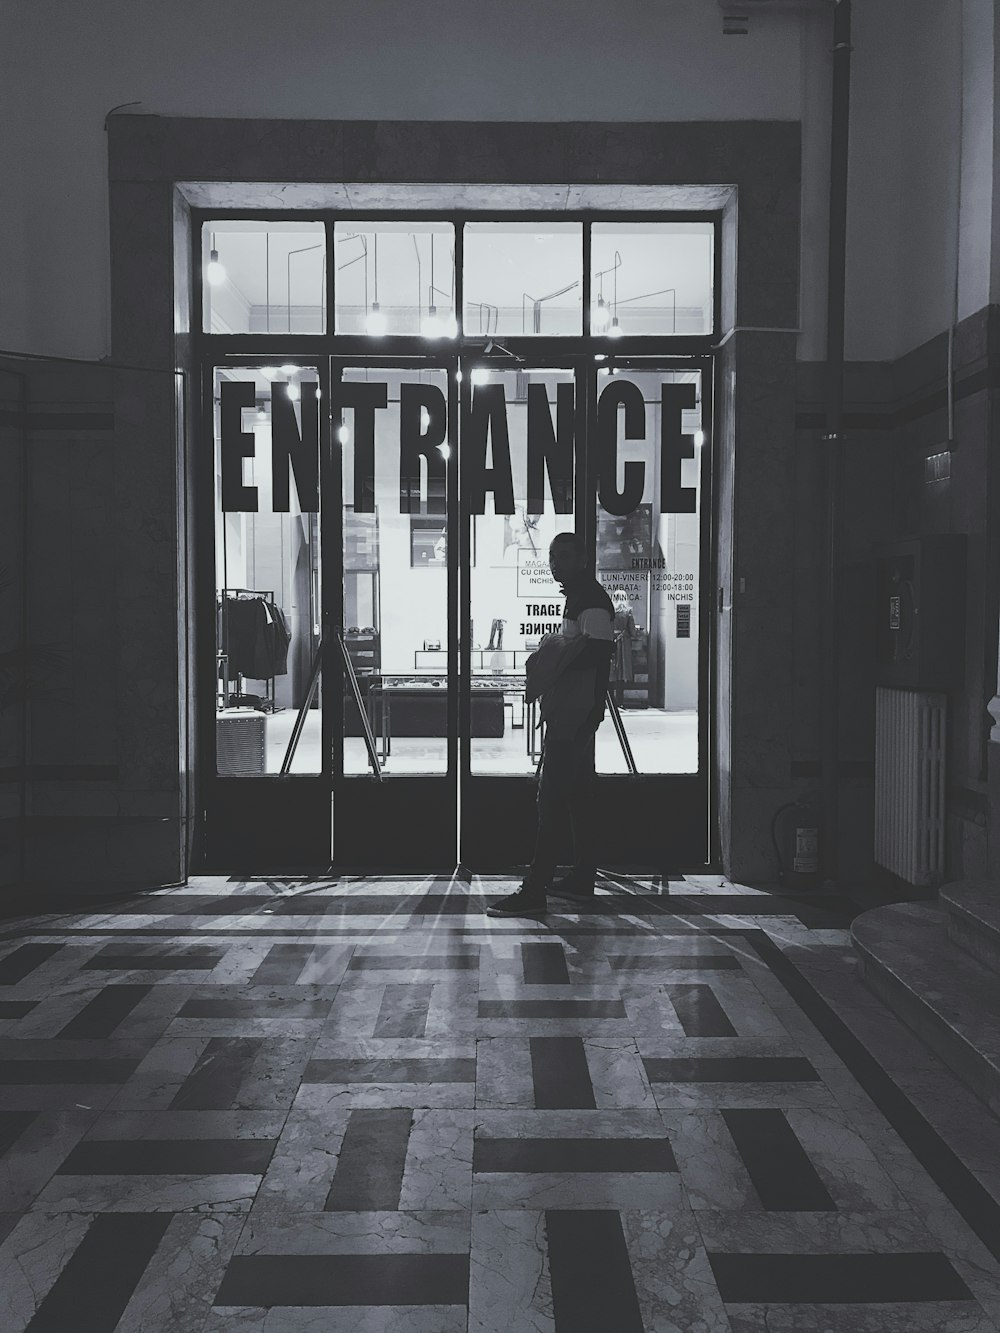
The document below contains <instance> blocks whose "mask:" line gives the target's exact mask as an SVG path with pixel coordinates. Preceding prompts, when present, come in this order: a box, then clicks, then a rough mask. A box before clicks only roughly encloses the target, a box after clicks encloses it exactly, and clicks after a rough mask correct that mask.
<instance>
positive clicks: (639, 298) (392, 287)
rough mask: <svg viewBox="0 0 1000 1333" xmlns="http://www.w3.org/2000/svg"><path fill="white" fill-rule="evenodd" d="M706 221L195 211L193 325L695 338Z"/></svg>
mask: <svg viewBox="0 0 1000 1333" xmlns="http://www.w3.org/2000/svg"><path fill="white" fill-rule="evenodd" d="M716 228H717V222H716V221H715V220H713V219H712V218H710V217H704V216H702V217H699V218H690V217H688V218H677V219H669V218H662V217H661V218H634V217H631V216H628V215H624V216H622V217H619V218H607V219H596V218H580V219H576V220H572V221H570V220H564V219H560V220H558V221H555V220H553V219H552V218H550V217H544V218H534V219H532V218H524V217H519V218H493V219H491V218H489V217H484V216H482V215H477V216H475V217H468V216H460V215H455V216H452V217H441V218H433V217H426V216H423V215H421V216H416V217H408V218H402V217H395V218H384V217H383V218H379V217H374V218H365V217H363V216H358V217H354V216H351V217H332V216H331V217H327V216H324V217H319V218H311V219H303V220H299V219H296V218H287V219H286V218H277V219H271V220H260V219H255V218H234V217H221V216H220V217H217V218H213V219H206V220H204V221H203V223H202V237H201V258H202V269H201V271H202V278H203V281H202V284H201V292H202V328H203V330H204V332H206V333H212V334H217V335H246V334H251V335H254V334H266V335H269V336H274V335H275V334H282V333H284V334H316V335H329V334H333V335H335V336H337V337H342V338H360V339H363V340H364V341H365V342H366V343H367V342H369V341H371V342H372V343H373V344H377V343H378V342H379V340H381V339H391V338H405V339H409V338H412V339H419V340H423V341H432V342H442V341H446V340H449V339H454V338H464V339H469V340H486V341H487V342H489V341H490V340H495V339H504V340H506V339H521V338H557V339H566V338H576V337H581V336H586V337H591V338H593V339H595V340H600V341H603V340H605V339H606V340H609V343H610V344H611V345H613V344H614V340H616V339H619V338H649V337H656V338H661V339H664V338H678V339H683V338H692V337H694V338H698V337H702V338H704V337H708V336H710V335H711V334H713V333H714V332H715V331H716V316H715V312H716V290H717V283H716V251H717V238H716Z"/></svg>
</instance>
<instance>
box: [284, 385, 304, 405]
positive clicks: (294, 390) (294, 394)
mask: <svg viewBox="0 0 1000 1333" xmlns="http://www.w3.org/2000/svg"><path fill="white" fill-rule="evenodd" d="M285 388H286V389H287V391H288V396H289V398H290V399H291V400H292V402H293V403H297V402H298V401H299V398H300V396H301V395H300V393H299V386H298V385H297V384H286V385H285Z"/></svg>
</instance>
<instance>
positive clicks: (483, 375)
mask: <svg viewBox="0 0 1000 1333" xmlns="http://www.w3.org/2000/svg"><path fill="white" fill-rule="evenodd" d="M489 379H490V372H489V371H488V370H487V369H486V367H485V366H476V368H475V370H474V371H473V372H472V382H473V384H488V383H489Z"/></svg>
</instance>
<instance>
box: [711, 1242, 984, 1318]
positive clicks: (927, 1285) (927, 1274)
mask: <svg viewBox="0 0 1000 1333" xmlns="http://www.w3.org/2000/svg"><path fill="white" fill-rule="evenodd" d="M708 1257H709V1261H710V1262H711V1265H712V1272H713V1273H714V1274H715V1281H716V1283H717V1285H718V1288H719V1293H720V1295H721V1296H722V1299H723V1300H724V1301H727V1302H730V1303H734V1302H743V1301H751V1302H757V1303H761V1304H775V1305H778V1304H796V1305H797V1304H810V1305H812V1304H823V1305H827V1304H830V1305H843V1304H853V1303H856V1304H864V1305H873V1304H877V1303H879V1302H893V1301H895V1302H901V1301H971V1300H972V1293H971V1292H970V1291H969V1289H968V1287H967V1286H966V1285H965V1283H964V1282H963V1281H962V1279H961V1278H960V1277H959V1275H958V1274H957V1273H956V1272H955V1270H954V1268H953V1267H952V1266H951V1263H950V1262H949V1260H948V1259H947V1258H946V1257H945V1255H943V1254H935V1253H930V1254H709V1256H708Z"/></svg>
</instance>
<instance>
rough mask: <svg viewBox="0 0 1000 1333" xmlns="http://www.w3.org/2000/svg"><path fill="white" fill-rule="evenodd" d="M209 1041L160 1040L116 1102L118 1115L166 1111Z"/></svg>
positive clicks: (201, 1038) (123, 1087)
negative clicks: (130, 1112) (129, 1112)
mask: <svg viewBox="0 0 1000 1333" xmlns="http://www.w3.org/2000/svg"><path fill="white" fill-rule="evenodd" d="M210 1040H211V1038H210V1037H206V1036H199V1037H161V1038H160V1040H159V1041H158V1042H156V1044H155V1045H154V1046H153V1047H152V1049H151V1050H150V1051H149V1052H148V1053H147V1055H146V1057H145V1059H143V1060H142V1062H141V1063H140V1065H139V1067H138V1068H137V1069H136V1070H135V1072H134V1073H133V1074H132V1076H131V1077H130V1078H129V1080H128V1082H127V1083H126V1084H124V1085H123V1086H122V1087H121V1088H120V1089H117V1090H116V1091H117V1095H116V1096H115V1098H114V1109H115V1110H116V1111H164V1110H167V1109H168V1108H169V1106H170V1103H171V1102H172V1101H173V1099H174V1097H175V1096H176V1095H177V1092H178V1090H179V1089H180V1086H181V1084H182V1083H183V1082H184V1080H185V1079H186V1078H187V1077H188V1075H189V1074H190V1073H191V1072H192V1070H193V1069H194V1067H195V1065H196V1064H197V1063H198V1061H199V1059H200V1058H201V1055H202V1052H203V1051H204V1049H205V1047H206V1046H207V1045H208V1043H209V1041H210Z"/></svg>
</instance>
